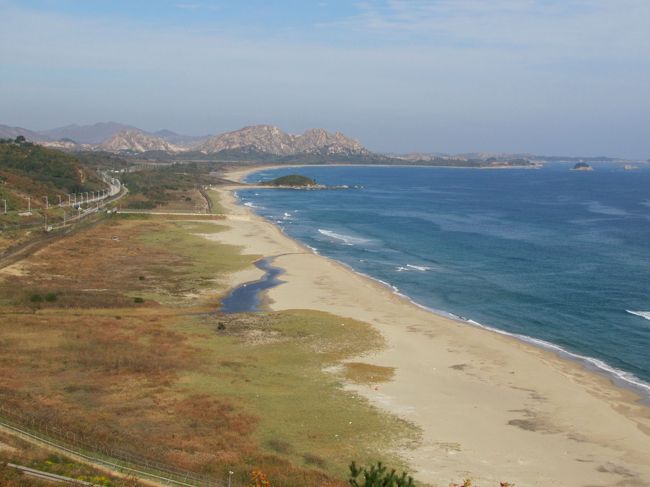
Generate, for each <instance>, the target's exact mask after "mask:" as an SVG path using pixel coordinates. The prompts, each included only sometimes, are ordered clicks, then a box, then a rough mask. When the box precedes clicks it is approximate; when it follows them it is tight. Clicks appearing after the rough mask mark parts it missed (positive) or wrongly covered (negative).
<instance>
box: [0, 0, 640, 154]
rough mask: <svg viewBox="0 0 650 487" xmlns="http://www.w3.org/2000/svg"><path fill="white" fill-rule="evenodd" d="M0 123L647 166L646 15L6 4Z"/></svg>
mask: <svg viewBox="0 0 650 487" xmlns="http://www.w3.org/2000/svg"><path fill="white" fill-rule="evenodd" d="M0 19H2V28H1V29H0V123H1V124H6V125H14V126H21V127H26V128H29V129H34V130H43V129H48V128H53V127H57V126H62V125H68V124H72V123H76V124H91V123H95V122H99V121H119V122H123V123H128V124H132V125H135V126H137V127H140V128H142V129H144V130H149V131H155V130H159V129H163V128H166V129H170V130H174V131H176V132H180V133H184V134H193V135H201V134H214V133H220V132H225V131H230V130H235V129H237V128H240V127H242V126H245V125H254V124H262V123H264V124H273V125H277V126H279V127H281V128H282V129H284V130H286V131H288V132H291V133H299V132H303V131H304V130H305V129H307V128H311V127H322V128H325V129H328V130H332V131H341V132H343V133H345V134H347V135H350V136H352V137H354V138H356V139H358V140H359V141H360V142H361V143H363V144H364V145H365V146H366V147H367V148H369V149H371V150H375V151H381V152H401V153H403V152H446V153H460V152H472V151H490V152H527V153H534V154H543V155H559V154H561V155H583V156H588V155H592V156H595V155H607V156H618V157H628V158H638V159H644V160H645V159H648V158H650V28H649V27H648V26H649V25H650V1H648V0H428V1H427V0H365V1H354V0H351V1H332V0H322V1H320V0H317V1H309V0H303V1H298V0H295V1H291V0H284V1H282V0H280V1H277V0H276V1H272V2H271V1H268V0H266V1H262V0H252V1H244V0H240V1H228V0H157V1H143V0H128V1H126V0H20V1H19V0H0Z"/></svg>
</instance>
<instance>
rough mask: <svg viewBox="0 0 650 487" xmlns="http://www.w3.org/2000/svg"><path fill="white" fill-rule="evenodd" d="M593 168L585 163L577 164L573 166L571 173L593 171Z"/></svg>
mask: <svg viewBox="0 0 650 487" xmlns="http://www.w3.org/2000/svg"><path fill="white" fill-rule="evenodd" d="M593 169H594V168H593V167H591V166H590V165H589V164H587V163H586V162H578V163H577V164H576V165H575V166H573V169H571V170H572V171H593Z"/></svg>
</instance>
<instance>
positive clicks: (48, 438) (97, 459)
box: [0, 405, 225, 487]
mask: <svg viewBox="0 0 650 487" xmlns="http://www.w3.org/2000/svg"><path fill="white" fill-rule="evenodd" d="M0 426H3V427H5V428H7V429H9V430H11V431H12V432H13V433H15V434H16V435H17V436H21V437H23V438H25V439H27V440H28V441H32V442H37V443H40V444H42V445H46V446H48V447H51V448H55V449H56V450H58V451H60V452H61V453H63V454H68V455H70V456H72V457H77V458H79V459H81V460H82V461H83V462H85V463H92V464H95V465H99V466H102V467H105V468H107V469H109V470H112V471H116V472H120V473H122V474H124V475H130V476H133V477H137V478H142V479H143V480H151V481H154V482H156V483H159V484H163V485H169V486H173V487H224V486H225V483H224V482H221V481H219V480H217V479H215V478H213V477H209V476H205V475H199V474H197V473H195V472H189V471H184V470H181V469H177V468H175V467H172V466H170V465H167V464H165V463H163V462H160V461H158V460H156V459H153V458H149V457H146V456H143V455H137V454H134V453H132V452H129V451H126V450H122V449H119V448H114V447H112V446H111V445H109V444H107V443H100V442H98V441H96V440H95V439H93V438H92V437H89V436H85V435H80V434H77V433H75V432H73V431H70V430H68V429H66V428H65V427H63V426H59V425H55V424H51V423H48V422H47V421H45V420H42V419H39V418H35V417H33V416H30V415H28V414H24V413H21V412H18V411H16V410H15V409H12V408H9V407H6V406H4V405H0Z"/></svg>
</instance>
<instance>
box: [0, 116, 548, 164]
mask: <svg viewBox="0 0 650 487" xmlns="http://www.w3.org/2000/svg"><path fill="white" fill-rule="evenodd" d="M17 136H23V137H25V138H26V139H27V140H29V141H32V142H35V143H38V144H40V145H43V146H46V147H51V148H56V149H62V150H69V151H104V152H111V153H116V154H122V155H145V156H147V157H155V158H158V159H161V160H165V159H166V160H174V159H175V158H176V157H178V156H179V155H182V156H183V157H184V158H187V159H192V160H201V159H215V158H218V159H220V160H226V161H233V162H235V161H241V162H244V161H257V162H269V163H272V162H303V163H319V162H347V163H387V164H430V165H451V166H471V167H473V166H481V167H482V166H487V165H492V166H494V165H497V166H498V165H517V166H519V165H529V164H530V163H529V160H530V159H537V160H546V158H544V157H541V156H533V155H530V154H500V153H499V154H495V153H471V154H459V155H449V154H442V153H412V154H379V153H375V152H371V151H369V150H368V149H366V148H365V147H364V146H362V145H361V144H360V143H359V142H358V141H357V140H355V139H353V138H351V137H348V136H347V135H344V134H342V133H341V132H328V131H327V130H324V129H322V128H313V129H309V130H306V131H305V132H304V133H302V134H289V133H287V132H284V131H283V130H281V129H280V128H278V127H275V126H273V125H252V126H248V127H243V128H241V129H239V130H234V131H232V132H226V133H223V134H217V135H203V136H194V135H183V134H178V133H176V132H173V131H171V130H166V129H165V130H159V131H156V132H147V131H145V130H142V129H139V128H137V127H134V126H132V125H127V124H123V123H118V122H100V123H95V124H92V125H67V126H65V127H58V128H54V129H51V130H43V131H34V130H29V129H26V128H23V127H11V126H8V125H0V139H1V138H12V139H14V138H16V137H17Z"/></svg>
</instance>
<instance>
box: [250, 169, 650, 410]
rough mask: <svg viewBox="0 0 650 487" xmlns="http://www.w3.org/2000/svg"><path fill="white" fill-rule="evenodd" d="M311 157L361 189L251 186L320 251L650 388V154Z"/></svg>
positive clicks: (439, 308)
mask: <svg viewBox="0 0 650 487" xmlns="http://www.w3.org/2000/svg"><path fill="white" fill-rule="evenodd" d="M592 166H593V167H594V169H595V170H594V171H590V172H578V171H570V168H571V167H572V164H565V163H553V164H547V165H546V166H544V167H543V168H541V169H537V170H533V169H502V170H477V169H451V168H449V169H448V168H424V167H359V166H354V167H353V166H336V167H301V168H283V169H276V170H265V171H261V172H257V173H253V174H251V175H249V176H248V178H247V180H248V181H249V182H254V181H259V180H266V179H270V178H274V177H278V176H280V175H285V174H291V173H299V174H303V175H305V176H309V177H311V178H313V179H315V180H316V181H317V182H319V183H321V184H326V185H332V186H334V185H348V186H350V187H351V189H340V190H322V191H300V190H282V189H268V190H266V189H265V190H241V191H239V192H238V197H239V198H240V199H241V201H242V202H243V203H244V204H246V205H247V206H249V207H251V208H252V209H253V210H254V211H255V212H257V213H258V214H259V215H261V216H263V217H265V218H267V219H269V220H270V221H272V222H275V223H276V224H277V225H279V226H280V227H281V228H282V229H283V230H284V232H286V233H287V234H288V235H289V236H291V237H293V238H295V239H297V240H299V241H301V242H303V243H304V244H306V245H308V246H309V247H311V248H312V249H314V251H315V252H318V253H319V254H322V255H324V256H327V257H330V258H333V259H336V260H338V261H340V262H342V263H344V264H346V265H348V266H349V267H351V268H352V269H354V270H355V271H357V272H360V273H363V274H365V275H368V276H370V277H372V278H374V279H376V280H378V281H381V282H382V283H384V284H385V285H387V286H390V287H391V288H392V289H393V290H394V291H395V292H397V293H400V294H402V295H404V296H406V297H408V298H409V299H411V300H412V301H413V302H414V303H416V304H418V305H420V306H423V307H426V308H428V309H431V310H433V311H435V312H438V313H442V314H446V315H449V316H452V317H456V318H459V319H462V320H464V321H466V322H467V323H468V325H474V326H484V327H487V328H491V329H494V330H497V331H499V332H501V333H507V334H512V335H515V336H517V337H518V338H521V339H524V340H527V341H530V342H533V343H535V344H537V345H539V346H543V347H546V348H551V349H553V350H555V351H557V352H558V353H559V354H561V355H564V356H568V357H572V358H573V359H576V360H580V361H581V362H583V363H584V364H585V365H587V366H588V367H590V368H593V369H597V370H599V371H602V372H604V373H607V374H610V376H611V377H612V378H613V379H614V380H615V381H616V382H618V383H619V384H622V385H627V386H630V387H633V388H635V389H637V390H638V391H640V392H642V393H644V394H645V395H646V397H650V165H641V167H640V168H639V169H637V170H633V171H625V170H624V169H623V167H622V165H619V164H613V163H592Z"/></svg>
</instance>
